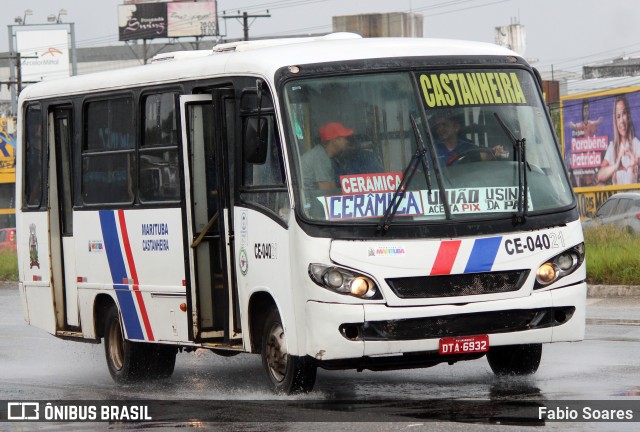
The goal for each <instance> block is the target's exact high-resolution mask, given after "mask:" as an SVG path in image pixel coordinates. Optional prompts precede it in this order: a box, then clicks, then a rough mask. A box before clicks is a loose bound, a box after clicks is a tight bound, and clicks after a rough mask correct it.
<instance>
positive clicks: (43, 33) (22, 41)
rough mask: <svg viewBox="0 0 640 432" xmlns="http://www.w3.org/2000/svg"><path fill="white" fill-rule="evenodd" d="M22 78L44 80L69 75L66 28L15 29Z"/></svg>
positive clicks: (26, 80) (25, 79) (27, 80)
mask: <svg viewBox="0 0 640 432" xmlns="http://www.w3.org/2000/svg"><path fill="white" fill-rule="evenodd" d="M16 47H17V50H18V52H19V53H20V56H21V57H22V80H23V81H25V82H29V81H44V80H47V79H54V78H64V77H68V76H70V75H71V74H70V71H69V38H68V35H67V30H17V31H16Z"/></svg>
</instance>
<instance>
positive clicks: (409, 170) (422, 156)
mask: <svg viewBox="0 0 640 432" xmlns="http://www.w3.org/2000/svg"><path fill="white" fill-rule="evenodd" d="M409 119H410V120H411V126H412V128H413V134H414V135H415V138H416V152H415V153H414V154H413V156H412V157H411V160H410V161H409V165H407V167H406V168H405V169H404V172H403V173H402V181H401V182H400V184H399V185H398V187H397V188H396V191H395V192H394V194H393V198H391V202H390V203H389V205H388V206H387V208H386V210H385V212H384V216H382V219H381V220H380V222H379V223H378V225H377V227H376V232H377V233H382V234H384V233H386V232H387V231H388V230H389V227H390V226H391V221H393V217H394V216H395V215H396V213H397V212H398V207H400V203H401V202H402V198H403V197H404V193H405V191H406V187H407V186H408V185H409V183H411V179H412V178H413V175H414V174H415V172H416V169H417V168H418V164H422V172H423V173H424V178H425V180H426V182H427V190H428V192H429V193H431V173H430V171H429V162H428V161H427V149H426V148H425V146H424V142H423V141H422V135H420V130H419V129H418V124H417V123H416V119H415V117H414V116H413V114H410V115H409ZM447 210H448V206H446V203H445V211H447ZM447 214H448V213H447Z"/></svg>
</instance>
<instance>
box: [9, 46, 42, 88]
mask: <svg viewBox="0 0 640 432" xmlns="http://www.w3.org/2000/svg"><path fill="white" fill-rule="evenodd" d="M24 58H38V57H34V56H27V57H22V56H21V55H20V53H19V52H17V53H14V54H10V55H8V56H2V57H0V60H13V61H15V64H16V75H17V76H16V79H13V77H11V78H10V79H9V81H0V85H3V84H6V85H7V87H9V88H11V87H10V86H16V89H17V94H18V95H20V92H21V91H22V85H23V84H35V83H37V81H22V59H24Z"/></svg>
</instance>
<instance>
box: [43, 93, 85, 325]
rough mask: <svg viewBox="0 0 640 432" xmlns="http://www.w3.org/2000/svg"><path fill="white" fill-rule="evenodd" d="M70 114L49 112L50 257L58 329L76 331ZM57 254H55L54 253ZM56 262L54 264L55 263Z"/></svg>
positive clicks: (61, 109)
mask: <svg viewBox="0 0 640 432" xmlns="http://www.w3.org/2000/svg"><path fill="white" fill-rule="evenodd" d="M72 126H73V125H72V110H71V107H70V106H64V107H54V108H52V109H51V110H50V112H49V136H50V142H51V145H50V147H51V151H52V155H51V156H52V161H51V170H52V173H51V174H52V175H51V179H56V180H54V181H55V186H54V185H52V187H51V188H50V190H51V194H52V195H51V197H50V199H49V202H50V203H51V204H50V206H51V209H50V218H51V220H50V223H51V225H50V226H51V230H50V235H51V251H52V254H51V257H52V260H54V262H53V263H52V264H53V265H52V269H53V271H52V276H53V288H54V297H55V299H56V301H55V307H56V311H55V313H56V321H57V323H58V325H57V327H58V329H62V328H64V329H67V330H69V329H72V328H74V327H79V325H80V322H79V317H78V289H77V285H76V266H75V258H74V245H73V199H72V196H73V195H72V178H73V177H72V175H71V166H72V154H73V153H72V137H73V127H72ZM56 250H57V251H59V252H55V251H56ZM55 261H57V262H55Z"/></svg>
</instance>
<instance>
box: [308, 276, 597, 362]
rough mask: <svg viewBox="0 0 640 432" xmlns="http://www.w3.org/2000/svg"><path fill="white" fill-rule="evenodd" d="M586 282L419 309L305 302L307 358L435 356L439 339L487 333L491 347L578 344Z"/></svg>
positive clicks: (581, 329) (583, 321) (581, 331)
mask: <svg viewBox="0 0 640 432" xmlns="http://www.w3.org/2000/svg"><path fill="white" fill-rule="evenodd" d="M586 292H587V285H586V283H580V284H576V285H572V286H569V287H565V288H558V289H554V290H549V291H543V292H534V293H532V294H531V295H529V296H527V297H520V298H514V299H505V300H495V301H485V302H476V303H467V304H461V305H454V304H451V305H438V306H423V307H389V306H387V305H384V304H367V305H347V304H335V303H320V302H315V301H309V302H307V305H306V315H307V330H306V353H304V354H306V355H309V356H311V357H314V358H315V359H317V360H338V359H350V358H358V357H365V356H385V355H393V354H398V353H418V352H434V351H435V352H437V351H438V349H439V342H440V338H442V337H457V336H473V335H481V334H487V335H489V346H500V345H516V344H530V343H548V342H567V341H579V340H582V339H583V338H584V332H585V303H586Z"/></svg>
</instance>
